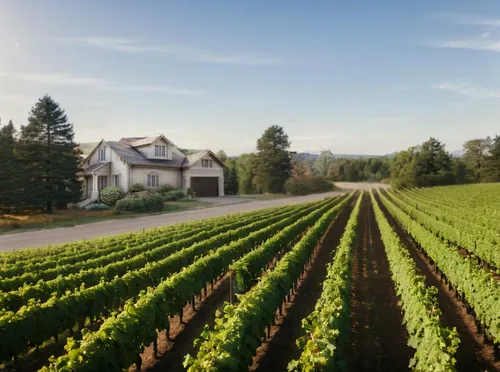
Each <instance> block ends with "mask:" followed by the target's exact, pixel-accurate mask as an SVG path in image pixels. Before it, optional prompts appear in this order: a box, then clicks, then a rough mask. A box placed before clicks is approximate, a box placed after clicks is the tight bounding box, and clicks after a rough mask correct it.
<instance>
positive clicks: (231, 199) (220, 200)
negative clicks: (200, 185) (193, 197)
mask: <svg viewBox="0 0 500 372" xmlns="http://www.w3.org/2000/svg"><path fill="white" fill-rule="evenodd" d="M198 200H199V201H202V202H208V203H212V204H214V205H217V206H219V205H228V204H239V203H246V202H249V201H253V199H252V198H248V197H244V196H232V195H231V196H218V197H213V198H198Z"/></svg>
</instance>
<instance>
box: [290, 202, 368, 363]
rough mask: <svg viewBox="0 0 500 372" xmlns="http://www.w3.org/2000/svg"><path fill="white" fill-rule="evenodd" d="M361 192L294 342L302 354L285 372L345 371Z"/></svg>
mask: <svg viewBox="0 0 500 372" xmlns="http://www.w3.org/2000/svg"><path fill="white" fill-rule="evenodd" d="M362 200H363V193H362V194H361V195H360V196H359V197H358V200H357V202H356V205H355V207H354V209H353V211H352V212H351V216H350V217H349V220H348V222H347V225H346V228H345V231H344V234H343V235H342V238H341V240H340V244H339V246H338V247H337V250H336V252H335V256H334V259H333V261H332V263H330V264H329V265H328V268H327V276H326V279H325V281H324V282H323V291H322V292H321V296H320V298H319V299H318V302H317V303H316V306H315V309H314V311H313V312H312V313H311V314H309V316H307V317H306V318H305V319H303V320H302V328H304V332H305V334H304V336H302V337H300V338H299V339H298V340H297V346H298V347H299V349H300V350H302V353H301V355H300V357H299V359H297V360H293V361H291V362H290V363H289V364H288V370H289V371H345V370H346V364H345V359H344V357H345V347H346V341H347V339H348V337H349V331H350V328H351V322H350V285H351V269H352V253H353V250H354V248H355V246H356V242H357V234H358V219H359V213H360V209H361V203H362Z"/></svg>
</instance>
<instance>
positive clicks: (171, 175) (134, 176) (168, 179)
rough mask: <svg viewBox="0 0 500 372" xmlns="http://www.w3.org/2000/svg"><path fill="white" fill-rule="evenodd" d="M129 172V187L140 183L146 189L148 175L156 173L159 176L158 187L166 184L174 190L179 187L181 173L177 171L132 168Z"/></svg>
mask: <svg viewBox="0 0 500 372" xmlns="http://www.w3.org/2000/svg"><path fill="white" fill-rule="evenodd" d="M131 172H132V173H131V179H130V182H131V185H133V184H135V183H140V184H141V185H144V186H145V187H146V188H147V183H148V177H147V175H148V173H156V174H159V175H160V186H163V185H166V184H168V185H170V186H172V187H174V188H176V189H178V188H180V187H181V172H180V170H179V169H163V168H142V167H132V168H131Z"/></svg>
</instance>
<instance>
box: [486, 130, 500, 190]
mask: <svg viewBox="0 0 500 372" xmlns="http://www.w3.org/2000/svg"><path fill="white" fill-rule="evenodd" d="M481 180H482V181H484V182H500V136H495V138H494V139H493V141H492V143H491V147H490V149H489V152H488V156H487V157H486V159H485V162H484V166H483V168H482V169H481Z"/></svg>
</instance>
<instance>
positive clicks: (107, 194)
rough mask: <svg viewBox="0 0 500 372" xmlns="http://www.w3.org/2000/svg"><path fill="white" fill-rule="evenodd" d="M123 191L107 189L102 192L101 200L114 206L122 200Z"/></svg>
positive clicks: (114, 188) (112, 187) (116, 188)
mask: <svg viewBox="0 0 500 372" xmlns="http://www.w3.org/2000/svg"><path fill="white" fill-rule="evenodd" d="M120 196H121V191H120V188H119V187H114V186H110V187H105V188H104V189H102V190H101V194H100V198H101V202H103V203H104V204H107V205H110V206H114V205H115V204H116V202H117V201H118V200H120Z"/></svg>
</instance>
